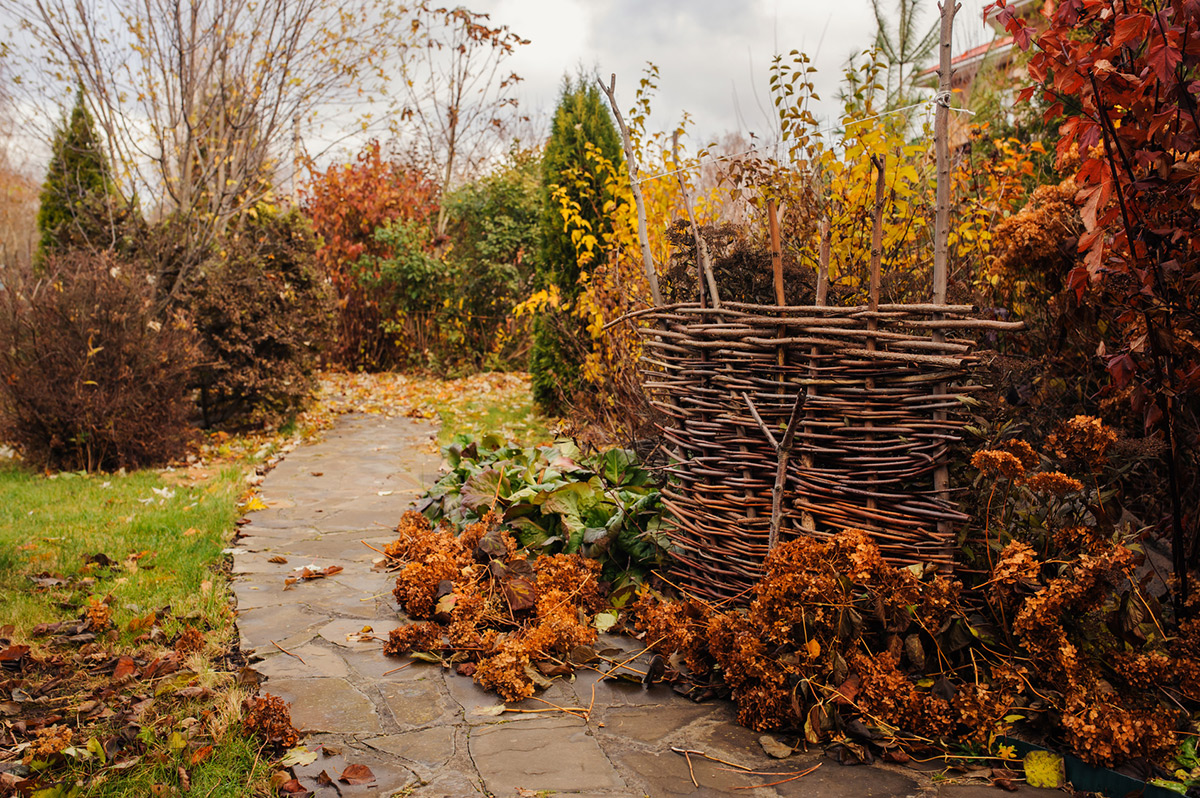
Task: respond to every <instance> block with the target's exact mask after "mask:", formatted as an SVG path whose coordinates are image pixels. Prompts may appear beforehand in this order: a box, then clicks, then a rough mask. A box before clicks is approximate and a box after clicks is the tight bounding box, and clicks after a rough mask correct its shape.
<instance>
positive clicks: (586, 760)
mask: <svg viewBox="0 0 1200 798" xmlns="http://www.w3.org/2000/svg"><path fill="white" fill-rule="evenodd" d="M470 747H471V759H472V760H473V761H474V762H475V767H476V768H478V769H479V775H480V776H482V777H483V781H484V784H485V785H486V786H487V788H488V789H489V790H490V791H491V792H492V793H494V794H495V795H497V796H500V795H505V796H507V795H512V794H513V793H515V792H516V791H517V788H519V787H520V788H524V789H528V790H555V791H571V792H579V791H604V790H624V789H626V785H625V781H624V779H622V778H621V776H620V774H618V773H617V771H616V769H615V768H614V767H613V766H612V763H610V762H609V761H608V757H606V756H605V754H604V751H602V750H601V749H600V746H599V745H598V744H597V742H596V739H595V738H594V737H592V736H591V734H590V733H589V730H588V727H587V724H585V723H584V722H583V721H582V720H579V719H576V718H546V719H538V720H533V721H526V722H523V723H494V724H490V725H487V726H480V727H476V728H474V729H472V730H471V739H470Z"/></svg>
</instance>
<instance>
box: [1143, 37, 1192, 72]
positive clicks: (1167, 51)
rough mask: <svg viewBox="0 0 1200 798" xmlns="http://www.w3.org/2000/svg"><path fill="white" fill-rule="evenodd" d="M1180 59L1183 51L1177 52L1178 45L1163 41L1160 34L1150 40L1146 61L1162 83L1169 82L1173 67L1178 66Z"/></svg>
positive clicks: (1173, 70)
mask: <svg viewBox="0 0 1200 798" xmlns="http://www.w3.org/2000/svg"><path fill="white" fill-rule="evenodd" d="M1182 60H1183V53H1181V52H1179V48H1178V47H1174V46H1172V45H1171V44H1170V43H1169V42H1164V41H1163V40H1162V37H1160V36H1156V37H1154V38H1153V39H1152V40H1151V42H1150V52H1149V54H1148V55H1147V56H1146V61H1147V62H1148V63H1149V64H1150V67H1151V68H1152V69H1153V70H1154V73H1155V74H1156V75H1158V79H1159V80H1160V81H1162V82H1163V83H1170V82H1171V80H1172V76H1173V75H1174V74H1175V67H1177V66H1179V63H1180V62H1181V61H1182Z"/></svg>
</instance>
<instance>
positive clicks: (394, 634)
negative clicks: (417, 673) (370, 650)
mask: <svg viewBox="0 0 1200 798" xmlns="http://www.w3.org/2000/svg"><path fill="white" fill-rule="evenodd" d="M441 647H442V627H440V626H439V625H437V624H436V623H432V622H430V621H421V622H420V623H410V624H405V625H404V626H397V627H396V628H395V629H393V630H392V631H390V632H388V639H387V642H386V643H384V644H383V653H384V654H387V655H388V656H389V657H399V656H401V655H403V654H407V653H409V652H411V651H436V650H440V649H441Z"/></svg>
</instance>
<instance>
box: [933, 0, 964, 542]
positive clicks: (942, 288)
mask: <svg viewBox="0 0 1200 798" xmlns="http://www.w3.org/2000/svg"><path fill="white" fill-rule="evenodd" d="M959 8H960V6H959V5H958V4H957V3H955V2H953V0H950V2H948V3H946V2H943V3H938V12H939V13H940V14H941V15H942V20H941V23H942V24H941V29H940V33H939V37H940V38H939V43H938V94H937V107H936V109H935V116H934V120H933V141H934V152H935V155H936V157H937V208H936V210H935V212H934V226H933V304H935V305H944V304H946V282H947V276H946V260H947V256H948V249H949V241H950V70H951V65H950V52H951V51H950V43H951V37H952V36H953V33H954V15H955V14H956V13H957V12H958V9H959ZM935 318H936V319H941V318H942V315H941V314H940V313H939V314H936V315H935ZM933 340H934V341H937V342H939V343H940V342H942V341H945V340H946V333H945V331H943V330H940V329H935V330H934V331H933ZM934 393H935V395H944V394H946V393H947V385H946V384H945V383H939V384H938V385H937V387H936V388H935V389H934ZM945 418H946V413H945V411H944V410H938V411H936V412H935V414H934V419H935V420H937V421H944V420H945ZM933 489H934V491H935V492H936V493H937V495H938V498H940V499H942V500H943V501H946V502H948V501H949V500H950V469H949V468H948V467H947V466H946V465H945V463H943V464H942V465H939V466H938V467H937V470H936V471H934V473H933ZM948 526H949V525H948V524H946V523H945V522H943V523H941V524H939V525H938V528H939V531H942V532H947V531H949V530H948Z"/></svg>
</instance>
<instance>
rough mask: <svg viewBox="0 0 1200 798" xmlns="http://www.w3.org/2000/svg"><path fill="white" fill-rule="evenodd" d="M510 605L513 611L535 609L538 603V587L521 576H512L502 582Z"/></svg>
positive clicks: (501, 584)
mask: <svg viewBox="0 0 1200 798" xmlns="http://www.w3.org/2000/svg"><path fill="white" fill-rule="evenodd" d="M500 588H501V589H502V590H503V591H504V598H505V599H507V600H508V607H509V609H510V610H512V611H513V612H521V611H522V610H528V609H533V607H534V605H535V604H537V587H536V586H534V584H533V582H531V581H530V580H528V579H524V578H522V577H519V576H514V577H510V578H508V579H505V580H504V581H503V582H501V583H500Z"/></svg>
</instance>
